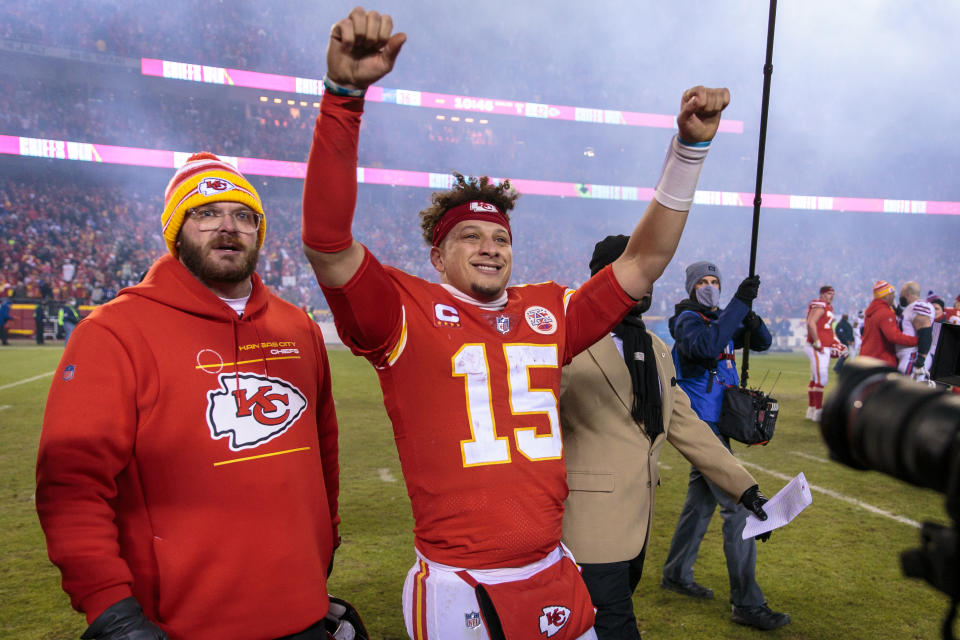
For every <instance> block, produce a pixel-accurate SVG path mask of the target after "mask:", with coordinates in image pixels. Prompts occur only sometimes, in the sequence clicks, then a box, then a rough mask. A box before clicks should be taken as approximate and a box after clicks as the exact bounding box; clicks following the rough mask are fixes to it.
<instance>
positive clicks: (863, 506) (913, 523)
mask: <svg viewBox="0 0 960 640" xmlns="http://www.w3.org/2000/svg"><path fill="white" fill-rule="evenodd" d="M740 464H742V465H743V466H745V467H748V468H751V469H756V470H757V471H760V472H762V473H766V474H768V475H771V476H773V477H774V478H779V479H780V480H783V481H785V482H789V481H791V480H793V477H791V476H788V475H785V474H783V473H779V472H777V471H772V470H771V469H767V468H765V467H761V466H760V465H758V464H753V463H752V462H745V461H743V460H741V461H740ZM810 489H811V490H812V491H816V492H818V493H822V494H824V495H826V496H830V497H831V498H836V499H837V500H843V501H844V502H847V503H850V504H852V505H853V506H855V507H860V508H861V509H865V510H866V511H869V512H870V513H875V514H877V515H878V516H883V517H885V518H890V519H891V520H896V521H897V522H899V523H901V524H906V525H910V526H911V527H915V528H917V529H919V528H920V523H919V522H917V521H916V520H911V519H910V518H906V517H904V516H898V515H897V514H895V513H890V512H889V511H885V510H883V509H881V508H880V507H875V506H873V505H872V504H868V503H866V502H863V501H862V500H857V499H856V498H852V497H850V496H847V495H844V494H842V493H838V492H836V491H833V490H832V489H824V488H823V487H818V486H816V485H813V484H811V485H810Z"/></svg>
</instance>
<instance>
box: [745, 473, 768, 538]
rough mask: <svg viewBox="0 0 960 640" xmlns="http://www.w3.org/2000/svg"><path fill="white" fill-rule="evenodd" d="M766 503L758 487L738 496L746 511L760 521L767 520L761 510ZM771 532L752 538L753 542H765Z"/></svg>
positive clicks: (764, 512)
mask: <svg viewBox="0 0 960 640" xmlns="http://www.w3.org/2000/svg"><path fill="white" fill-rule="evenodd" d="M766 502H767V496H765V495H763V493H761V491H760V486H759V485H756V484H755V485H753V486H752V487H750V488H749V489H747V490H746V491H744V492H743V495H742V496H740V504H742V505H743V506H745V507H746V508H747V509H750V511H752V512H753V515H755V516H757V518H759V519H760V520H766V519H767V512H766V511H764V510H763V505H764V504H765V503H766ZM771 533H773V532H772V531H767V532H766V533H761V534H760V535H758V536H754V540H759V541H760V542H766V541H767V540H769V539H770V534H771Z"/></svg>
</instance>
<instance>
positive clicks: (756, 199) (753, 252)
mask: <svg viewBox="0 0 960 640" xmlns="http://www.w3.org/2000/svg"><path fill="white" fill-rule="evenodd" d="M776 21H777V0H770V18H769V20H768V22H767V58H766V62H765V63H764V65H763V101H762V102H761V105H760V146H759V149H758V150H757V186H756V189H755V191H754V195H753V232H752V235H751V236H750V274H749V275H751V276H752V275H754V273H755V272H756V267H757V234H758V232H759V230H760V202H761V201H762V198H761V197H760V189H761V186H762V185H763V154H764V149H765V148H766V144H767V111H768V110H769V108H770V77H771V76H772V75H773V32H774V27H775V25H776ZM748 306H749V307H750V310H751V311H753V301H752V300H751V301H750V304H749V305H748ZM749 368H750V329H746V330H745V331H744V332H743V366H742V367H741V373H740V387H741V388H743V389H746V387H747V376H748V369H749Z"/></svg>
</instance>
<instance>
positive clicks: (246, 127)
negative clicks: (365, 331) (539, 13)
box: [0, 0, 960, 332]
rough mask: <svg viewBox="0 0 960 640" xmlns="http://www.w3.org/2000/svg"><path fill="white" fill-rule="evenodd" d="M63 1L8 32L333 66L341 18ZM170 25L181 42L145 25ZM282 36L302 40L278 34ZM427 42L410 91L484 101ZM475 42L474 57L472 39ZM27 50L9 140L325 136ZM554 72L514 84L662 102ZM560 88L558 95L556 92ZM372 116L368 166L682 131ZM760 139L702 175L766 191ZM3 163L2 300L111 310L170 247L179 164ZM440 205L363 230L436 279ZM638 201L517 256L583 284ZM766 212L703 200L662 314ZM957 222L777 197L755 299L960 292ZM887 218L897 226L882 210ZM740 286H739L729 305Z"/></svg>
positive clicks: (286, 271) (299, 11) (488, 157)
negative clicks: (878, 288)
mask: <svg viewBox="0 0 960 640" xmlns="http://www.w3.org/2000/svg"><path fill="white" fill-rule="evenodd" d="M301 5H302V6H301ZM48 7H49V3H48V2H44V1H43V0H25V1H24V2H19V3H15V4H8V5H5V6H4V7H3V8H2V9H0V16H2V17H3V19H2V20H0V38H3V39H7V40H10V41H16V42H23V43H33V44H38V45H43V46H47V47H66V48H71V49H76V50H81V51H87V52H95V53H102V54H110V55H114V56H121V57H126V58H137V57H140V56H144V57H155V58H163V59H169V60H183V59H185V58H184V56H186V57H187V58H188V59H189V60H188V61H191V62H199V63H203V64H214V65H220V66H225V67H232V68H241V69H251V70H261V71H266V72H274V73H283V74H286V75H299V76H303V77H315V76H316V75H317V69H318V68H319V66H318V62H317V53H316V51H315V50H314V49H315V47H314V40H313V38H310V37H305V36H306V34H310V33H312V34H315V33H322V32H325V31H326V29H327V28H328V25H329V21H328V19H327V17H326V16H324V15H317V13H318V12H317V10H316V8H315V7H312V6H311V7H307V4H306V3H303V2H301V1H300V0H296V1H294V2H291V3H290V5H289V6H288V7H287V8H288V11H285V12H276V11H270V10H268V8H267V7H265V6H262V5H259V4H258V3H253V2H237V3H208V4H204V5H200V6H195V5H193V4H191V5H190V6H189V7H187V4H186V3H181V2H180V1H179V0H177V1H175V2H173V3H172V4H170V3H167V4H165V5H164V7H163V8H162V10H161V8H158V7H139V6H138V7H134V6H133V5H129V4H128V3H121V2H117V1H116V0H97V1H95V2H89V3H79V4H78V5H76V6H75V7H73V8H72V9H71V11H75V12H76V13H77V15H76V20H73V21H71V22H70V23H69V25H68V24H67V23H66V22H65V21H62V20H53V19H50V16H49V9H48ZM188 8H189V10H190V11H191V12H192V17H191V19H190V20H182V17H183V16H182V15H181V14H180V13H179V12H178V9H183V10H184V11H185V10H187V9H188ZM320 13H322V11H321V12H320ZM214 19H215V20H217V21H218V22H221V23H222V22H223V21H224V20H228V21H231V22H232V23H234V24H235V26H236V28H235V29H233V30H231V32H230V39H229V42H221V41H218V40H216V39H213V38H211V37H209V36H208V34H207V32H206V30H205V28H204V25H205V23H206V22H207V21H209V20H214ZM314 22H316V24H314ZM159 33H162V34H164V35H165V36H169V37H163V38H160V37H145V34H159ZM279 33H283V34H284V37H277V34H279ZM301 36H304V37H301ZM427 37H428V38H437V39H439V38H442V37H443V35H442V34H433V33H431V34H429V35H427ZM424 44H425V49H412V50H411V51H408V52H406V53H407V55H406V58H407V62H409V66H407V67H406V68H408V69H416V74H417V75H416V76H415V77H414V76H410V75H404V73H410V72H405V71H404V70H403V69H398V70H397V73H395V74H393V76H391V77H392V78H394V76H395V78H394V80H393V82H394V86H398V87H415V88H419V89H423V90H434V91H440V92H444V93H453V94H466V95H470V94H471V93H474V92H475V91H476V90H475V89H474V90H473V91H471V90H470V88H469V87H467V86H464V82H465V80H464V78H463V77H461V75H460V74H459V73H458V72H457V69H456V67H455V66H454V67H452V68H447V69H446V70H443V66H442V65H435V64H420V63H419V61H417V60H416V57H417V56H418V55H423V54H422V53H421V52H422V51H425V50H429V48H430V47H431V46H433V45H435V44H437V43H435V42H427V43H424ZM464 46H475V45H474V44H472V43H466V44H464ZM518 46H521V47H522V46H523V45H522V44H521V45H518ZM183 52H189V55H188V54H185V53H183ZM523 54H524V52H523V51H519V52H515V53H514V55H521V56H522V55H523ZM18 55H19V54H18ZM463 55H465V56H467V57H469V53H468V52H466V53H464V54H463ZM531 59H533V58H531ZM16 62H17V64H9V65H6V66H5V68H4V69H3V70H0V134H6V135H14V136H27V137H37V138H47V139H56V140H74V141H81V142H95V143H102V144H112V145H120V146H131V147H143V148H150V149H168V150H176V151H183V152H193V151H197V150H200V149H205V150H209V151H212V152H214V153H218V154H221V155H225V156H243V157H255V158H268V159H276V160H290V161H297V162H302V161H304V160H305V159H306V156H307V153H308V150H309V146H310V141H311V133H310V132H311V131H312V128H313V120H314V117H315V116H316V113H317V110H316V108H314V107H313V106H312V105H313V103H312V102H308V103H307V105H306V106H304V105H301V103H300V101H299V100H298V101H295V104H293V105H290V104H286V103H285V101H283V102H281V103H279V104H278V103H275V102H273V98H272V97H268V99H267V100H266V101H264V100H262V99H261V94H260V92H256V91H254V90H250V89H240V88H230V87H220V86H213V85H204V84H196V83H181V82H175V81H167V80H157V79H152V78H143V77H140V76H138V75H135V74H128V75H127V76H125V78H124V79H123V81H122V82H120V83H119V84H118V82H117V79H118V76H117V69H116V68H115V67H112V66H110V65H109V64H108V65H91V64H88V63H83V62H70V61H64V60H60V61H58V62H56V64H53V62H52V60H51V61H48V60H47V59H46V58H42V57H37V56H31V55H26V54H24V55H21V56H20V57H19V58H18V59H17V60H16ZM568 63H570V61H565V62H564V64H568ZM558 64H559V62H558ZM553 74H554V72H553V71H551V69H546V70H545V71H544V73H543V74H541V75H542V79H541V80H534V81H531V80H530V78H529V77H526V76H524V75H522V74H517V75H516V79H515V80H512V81H511V80H509V79H507V80H505V82H506V84H498V85H497V89H496V90H497V91H500V92H504V91H506V92H507V93H506V95H505V96H504V97H512V98H517V99H526V100H534V101H541V100H542V101H544V102H553V103H555V104H583V96H584V95H589V96H590V101H591V104H595V105H597V106H616V104H617V103H618V102H619V103H621V104H622V103H623V101H624V100H625V101H626V102H627V103H633V104H647V105H655V104H656V100H657V98H656V97H653V96H651V95H649V94H648V93H647V92H648V91H649V89H646V88H644V87H638V86H634V85H636V84H637V83H634V85H631V87H630V88H629V90H627V89H625V90H624V93H623V94H622V95H621V94H618V96H617V100H613V99H611V98H610V96H609V95H607V94H606V93H605V92H604V91H603V90H600V89H599V88H598V90H597V91H596V92H591V91H590V90H589V89H590V83H591V82H593V81H592V80H591V79H590V78H589V75H590V74H585V75H584V77H583V78H582V79H581V80H582V81H578V83H556V82H551V80H550V79H551V78H552V77H553ZM511 82H513V84H512V85H511V84H510V83H511ZM538 82H542V83H543V84H542V85H538ZM584 83H586V84H584ZM543 87H549V91H550V92H551V93H550V94H549V95H546V94H544V93H543V91H544V89H543ZM510 92H513V93H512V94H511V93H510ZM565 92H566V93H565ZM670 108H671V109H672V108H673V107H672V106H671V107H670ZM646 110H651V111H652V110H654V109H652V108H648V109H646ZM366 111H367V114H368V115H367V117H365V118H364V121H363V122H364V124H363V126H364V128H365V130H364V132H363V133H362V136H361V139H362V140H364V141H372V140H389V141H390V143H389V144H372V143H365V144H361V146H360V158H359V163H360V165H361V166H366V167H383V168H391V169H407V170H416V171H432V172H447V171H450V170H458V171H462V172H465V173H470V174H478V175H479V174H487V175H493V176H499V177H514V178H531V179H539V180H559V181H565V182H583V183H592V184H619V185H637V186H652V184H651V182H652V180H654V179H655V177H656V175H658V171H659V166H660V163H661V161H662V145H663V139H664V137H665V136H664V131H663V130H660V129H645V128H640V127H630V128H628V131H626V132H625V131H624V129H623V128H622V127H612V126H600V125H588V124H583V123H576V122H563V121H546V120H538V119H535V118H514V117H505V116H501V117H498V118H497V117H492V118H490V119H489V121H488V122H479V120H480V119H479V118H477V120H478V121H477V122H474V123H466V122H465V121H460V122H454V121H452V120H451V119H449V118H445V119H444V120H440V119H438V118H437V116H438V115H442V114H438V113H436V112H434V111H433V110H428V109H418V108H409V107H401V106H396V105H391V104H381V103H368V104H367V105H366ZM752 145H753V142H752V140H750V139H748V137H747V136H739V135H726V134H725V135H724V137H723V139H722V144H718V145H717V148H716V149H715V150H714V151H712V152H711V153H712V154H713V155H714V156H717V157H714V158H711V162H710V163H708V166H707V168H706V169H705V171H704V174H703V176H702V177H701V181H700V188H701V189H727V190H729V189H731V188H739V189H740V190H744V191H746V190H749V189H750V186H748V185H752V173H751V172H752V170H753V160H752V158H753V151H752V150H751V149H750V148H749V147H751V146H752ZM585 151H589V153H584V152H585ZM800 155H801V156H803V157H802V158H800V159H799V160H798V162H799V163H800V164H798V166H802V167H803V169H802V171H803V172H804V173H809V174H818V175H819V174H825V175H826V174H830V173H831V172H825V171H822V170H821V169H819V168H818V167H817V166H816V163H817V162H818V160H817V158H816V156H815V154H806V155H804V154H800ZM545 158H549V162H544V159H545ZM3 162H4V163H7V164H5V166H9V167H11V170H10V171H6V172H5V174H6V176H7V177H6V179H5V180H4V181H3V182H0V200H2V203H0V205H2V211H0V234H2V238H3V242H2V244H0V295H2V296H4V297H9V298H16V299H41V298H44V297H46V298H49V299H57V300H64V299H67V298H71V297H73V298H76V299H77V300H78V301H79V302H80V303H90V304H99V303H102V302H104V301H106V300H109V299H110V298H111V297H112V296H113V295H114V294H115V292H116V291H117V290H118V289H119V288H122V287H123V286H126V285H128V284H131V283H133V282H136V281H137V279H138V278H139V276H140V274H141V273H143V271H144V270H145V269H146V268H147V266H148V265H149V264H150V263H151V262H152V261H153V260H154V259H155V258H156V257H157V256H159V255H161V254H162V253H163V246H162V245H161V243H160V242H159V241H158V240H157V238H156V233H155V231H156V224H157V220H158V216H159V211H160V207H161V203H160V202H159V201H156V198H155V194H156V193H158V192H160V191H162V186H163V184H162V182H163V178H162V173H163V172H162V171H158V170H153V169H137V170H134V169H127V168H118V167H113V168H111V167H103V166H97V167H87V168H81V167H77V166H75V163H69V164H68V165H63V164H57V163H56V162H55V161H48V160H21V159H16V158H9V159H6V160H3ZM29 163H37V165H30V164H29ZM38 165H39V166H41V167H42V168H41V170H31V169H23V173H22V175H15V173H16V171H19V169H17V170H14V169H13V167H20V166H23V167H28V166H34V167H36V166H38ZM70 165H74V166H70ZM789 177H790V176H786V177H784V176H780V177H776V176H773V177H770V176H768V180H767V181H766V182H765V186H766V187H768V189H766V190H768V191H771V192H785V193H790V192H791V191H790V190H789V189H790V185H789V184H778V183H777V181H778V180H780V181H783V180H785V179H789ZM895 178H896V172H895V171H890V172H888V173H887V174H884V175H878V176H872V177H870V179H869V180H862V181H859V183H858V181H856V180H853V183H856V184H863V187H864V192H863V193H849V194H845V195H863V196H869V195H872V194H874V193H876V189H875V188H873V187H871V186H870V185H877V184H880V183H886V184H895V185H896V188H895V189H893V190H892V191H893V192H894V193H895V192H908V193H912V194H917V197H923V194H924V192H925V190H926V189H927V185H914V184H910V185H905V184H903V183H902V181H903V178H900V182H897V181H896V180H895ZM825 179H827V178H825ZM834 179H836V178H834ZM256 180H257V185H256V186H257V188H258V189H259V190H260V191H261V195H262V196H263V198H264V201H265V203H266V206H267V212H268V224H270V221H276V223H277V224H271V228H273V229H274V230H275V231H274V232H271V234H270V236H269V240H268V242H267V244H266V245H265V247H264V250H263V252H262V254H261V260H262V265H261V274H262V275H263V276H264V278H265V280H266V281H267V283H268V285H270V286H271V287H273V288H274V289H275V290H277V291H278V293H280V295H282V296H283V297H285V298H287V299H288V300H290V301H292V302H294V303H296V304H298V305H301V306H304V307H307V308H320V309H323V308H325V306H326V304H325V302H324V300H323V297H322V294H321V293H320V291H319V289H318V288H317V287H316V285H315V283H314V277H313V274H312V272H311V270H310V269H309V267H308V266H307V264H306V261H305V260H304V258H303V255H302V250H301V246H300V236H299V215H300V214H299V212H300V190H301V188H302V183H301V182H299V181H296V180H288V179H280V178H271V179H265V178H259V177H258V178H256ZM158 181H159V182H158ZM839 188H840V187H839V186H838V189H839ZM837 193H840V191H837ZM143 194H147V195H146V196H145V195H143ZM427 203H428V193H427V192H426V191H425V190H420V189H413V188H402V187H382V186H373V185H363V186H362V187H361V190H360V202H359V206H358V214H357V215H358V218H365V220H363V223H362V224H360V225H358V226H357V228H358V229H360V230H361V232H360V233H359V234H358V236H359V238H360V240H361V241H363V242H365V243H367V244H368V245H369V246H370V247H371V249H373V250H374V252H375V253H376V255H378V256H379V257H380V258H381V259H382V260H383V261H384V262H385V263H389V264H394V265H396V266H398V267H400V268H402V269H403V270H405V271H407V272H409V273H414V274H417V275H420V276H425V277H428V278H429V277H432V274H431V273H429V272H428V269H429V265H428V262H427V261H426V260H425V259H424V256H425V252H426V247H424V246H423V244H422V240H421V239H420V232H419V227H418V224H417V219H416V212H417V211H419V210H420V209H421V208H424V207H425V206H426V205H427ZM638 210H639V208H638V206H637V203H627V202H613V201H601V200H589V199H580V198H566V199H563V198H553V197H537V196H526V197H524V198H523V199H521V201H520V207H519V210H518V213H517V215H516V219H515V229H516V234H515V236H516V242H517V244H518V248H519V249H520V251H518V254H519V255H521V256H537V259H536V261H529V260H530V259H529V258H528V259H527V260H528V261H523V260H521V261H518V263H517V264H516V267H515V270H516V271H515V277H514V281H515V282H538V281H542V280H546V279H549V278H554V279H556V280H557V281H559V282H561V283H563V284H567V285H571V286H576V285H578V284H580V283H581V282H583V281H584V280H585V279H586V277H587V273H586V272H585V269H584V268H583V267H582V265H584V264H586V263H587V262H588V258H589V256H590V253H591V251H592V248H593V243H594V242H595V241H596V240H597V239H599V238H602V237H603V236H605V235H608V234H617V233H627V232H629V230H630V229H631V228H632V226H633V224H634V222H635V219H636V214H637V211H638ZM749 213H750V212H749V211H748V210H747V209H745V208H737V209H734V208H729V207H694V211H693V215H692V216H691V220H690V222H689V224H688V230H687V232H686V234H685V235H684V238H683V241H682V242H681V245H680V248H679V250H678V252H677V257H676V259H675V260H674V263H673V264H672V265H671V266H670V267H669V268H668V270H667V272H666V273H665V274H664V276H663V277H662V278H661V280H660V282H658V284H657V292H656V295H655V299H654V306H653V309H652V311H651V313H652V314H658V315H660V316H670V315H672V313H673V305H674V303H676V302H677V301H679V300H680V299H681V298H683V297H685V293H684V291H683V282H684V277H683V270H684V269H685V267H686V265H688V264H690V263H692V262H695V261H697V260H701V259H711V260H715V261H716V262H717V264H718V265H720V266H721V268H722V269H723V271H724V273H725V274H728V277H731V278H734V279H736V278H740V277H742V276H745V275H746V272H747V267H748V264H749V238H750V215H749ZM946 218H947V217H946V216H943V217H941V216H896V215H883V216H882V217H881V216H879V215H878V214H853V213H842V214H840V213H836V212H831V213H830V214H829V218H827V217H826V215H825V214H822V213H817V214H814V213H810V212H790V211H773V210H764V216H763V218H762V222H761V225H760V238H759V251H758V260H757V265H758V266H757V271H758V273H759V274H760V276H761V278H762V281H763V286H762V289H761V295H760V297H759V298H758V299H757V301H756V308H757V310H758V312H760V313H761V314H762V315H763V316H764V317H766V318H769V319H770V320H771V323H770V324H771V326H772V329H773V330H774V332H777V331H778V330H780V331H783V330H785V329H786V325H785V321H784V319H785V318H797V317H802V316H803V314H804V312H805V308H806V303H807V302H808V301H809V300H810V299H811V297H813V296H814V295H815V293H816V291H817V289H818V288H819V286H820V285H821V284H827V283H828V284H831V285H832V286H834V287H835V288H836V291H837V297H836V302H835V307H836V308H837V310H838V311H839V312H848V313H856V311H858V310H860V309H864V308H865V307H866V306H867V304H868V303H869V302H870V287H871V285H872V283H873V282H874V281H876V280H878V279H886V280H888V281H890V282H902V281H905V280H916V281H918V282H920V283H921V285H922V286H923V287H924V288H925V290H926V289H932V290H934V291H937V292H940V293H941V295H942V296H943V297H944V298H946V299H950V300H952V299H953V296H954V294H955V293H956V292H957V291H960V282H958V281H957V279H956V267H955V264H954V262H953V257H954V247H953V246H952V244H953V243H951V242H950V237H951V230H950V228H949V226H950V225H951V224H955V223H954V221H953V220H948V219H946ZM879 220H882V224H876V222H877V221H879ZM561 229H562V231H561ZM864 229H870V237H872V238H874V240H873V244H872V245H871V246H864V244H863V243H862V242H860V241H858V240H857V238H858V237H859V236H860V235H862V233H863V230H864ZM918 230H920V231H919V234H918ZM917 235H922V237H924V238H925V242H924V246H923V251H922V255H923V256H924V259H923V260H917V259H916V255H915V253H913V252H904V251H898V250H896V246H897V239H898V238H900V237H905V236H913V237H916V236H917ZM798 248H800V249H801V250H798ZM65 275H69V276H70V277H69V278H66V277H65ZM731 293H732V292H730V291H725V292H723V294H724V295H723V297H724V300H726V299H728V298H729V295H730V294H731Z"/></svg>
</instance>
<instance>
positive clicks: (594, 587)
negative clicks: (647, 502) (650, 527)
mask: <svg viewBox="0 0 960 640" xmlns="http://www.w3.org/2000/svg"><path fill="white" fill-rule="evenodd" d="M646 553H647V546H646V545H644V546H643V549H642V550H641V551H640V555H638V556H637V557H636V558H633V559H632V560H624V561H622V562H607V563H603V564H581V565H580V567H581V568H582V569H583V573H582V575H583V581H584V582H586V583H587V591H589V592H590V599H591V600H592V601H593V606H595V607H596V608H597V620H596V622H595V623H594V625H593V628H594V630H595V631H596V632H597V638H598V640H639V638H640V632H639V631H637V619H636V617H635V616H634V615H633V592H634V591H636V589H637V585H638V584H640V574H641V573H643V558H644V556H645V555H646Z"/></svg>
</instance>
